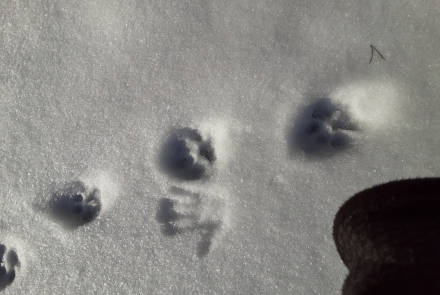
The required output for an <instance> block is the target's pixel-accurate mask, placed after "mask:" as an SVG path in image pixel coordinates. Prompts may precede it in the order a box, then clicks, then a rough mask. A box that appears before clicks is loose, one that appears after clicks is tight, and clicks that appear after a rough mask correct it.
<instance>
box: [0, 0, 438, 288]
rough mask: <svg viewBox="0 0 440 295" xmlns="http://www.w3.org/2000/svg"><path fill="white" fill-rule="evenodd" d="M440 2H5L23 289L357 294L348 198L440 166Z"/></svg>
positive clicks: (6, 207) (2, 77)
mask: <svg viewBox="0 0 440 295" xmlns="http://www.w3.org/2000/svg"><path fill="white" fill-rule="evenodd" d="M439 6H440V4H439V3H438V1H434V0H432V1H419V0H411V1H383V0H372V1H360V0H349V1H344V2H340V1H328V0H322V1H321V0H318V1H300V0H298V1H292V0H275V1H248V0H231V1H204V0H187V1H168V0H166V1H133V0H122V1H121V0H117V1H116V0H96V1H89V0H78V1H67V0H55V1H14V0H8V1H3V2H2V3H1V4H0V41H1V44H2V46H1V48H0V95H1V99H0V181H1V184H2V185H1V186H0V208H1V218H0V229H1V230H0V244H1V245H4V246H5V248H4V249H6V250H5V252H4V255H3V258H2V259H3V260H2V263H3V264H5V265H6V267H5V269H6V271H10V270H11V269H14V270H15V278H14V279H13V280H12V281H11V277H12V276H10V275H9V276H6V277H5V275H4V274H3V271H1V273H0V275H2V277H3V278H4V279H5V280H6V279H7V280H8V283H7V284H3V285H2V286H3V287H4V290H3V292H4V294H335V295H336V294H340V290H341V287H342V283H343V280H344V278H345V275H346V273H347V270H346V269H345V267H344V265H343V264H342V261H341V260H340V258H339V256H338V254H337V252H336V248H335V246H334V243H333V240H332V236H331V233H332V224H333V218H334V216H335V214H336V212H337V210H338V208H339V207H340V206H341V205H342V204H343V202H344V201H345V200H347V199H348V198H349V197H350V196H351V195H353V194H354V193H356V192H358V191H360V190H363V189H365V188H367V187H370V186H372V185H375V184H378V183H381V182H385V181H389V180H395V179H400V178H412V177H428V176H438V175H439V174H440V165H439V164H438V163H439V159H440V156H439V153H438V146H439V138H440V129H439V128H438V126H440V116H438V114H439V113H440V104H439V103H438V96H439V93H440V82H439V81H440V56H439V54H440V53H439V51H438V48H439V47H440V39H439V38H437V36H438V32H439V31H440V18H439V17H438V15H439V14H440V7H439ZM370 45H374V46H375V48H377V50H379V51H380V52H381V54H382V55H383V56H384V58H385V60H383V59H381V58H380V56H378V54H377V53H376V52H374V56H373V59H372V61H371V63H369V61H370V57H371V47H370ZM176 130H195V131H191V132H189V136H183V137H179V136H181V135H179V136H177V135H176V136H177V138H178V139H177V140H176V141H174V143H173V141H171V148H170V149H169V150H167V149H166V147H170V138H173V136H175V135H173V134H175V132H176ZM186 134H187V135H188V133H186ZM197 134H199V135H200V138H199V136H198V135H197ZM176 144H177V148H176ZM207 147H209V148H207ZM168 152H171V153H174V154H173V155H174V156H175V158H174V159H177V160H176V161H177V162H173V163H174V164H175V163H180V164H178V165H174V164H173V165H168V166H166V169H164V167H163V162H161V155H163V154H167V153H168ZM176 153H177V154H176ZM213 155H215V157H213ZM182 159H183V160H184V161H186V162H179V161H180V160H182ZM182 163H183V164H182ZM194 163H195V164H197V165H199V166H197V167H203V169H201V170H197V171H202V172H203V173H201V174H198V173H199V172H197V173H196V174H193V176H192V177H182V175H185V171H189V170H185V169H191V168H188V167H191V165H194ZM179 165H180V166H179ZM182 165H183V166H182ZM185 165H186V166H185ZM176 167H177V168H176ZM179 167H184V170H183V171H184V172H182V170H173V169H181V168H179ZM185 167H186V168H185ZM190 171H194V170H190ZM182 173H183V174H182ZM191 173H192V172H191ZM194 175H195V176H194ZM198 176H200V177H198ZM72 183H75V184H77V185H78V186H75V188H76V189H74V190H73V191H72V189H70V190H67V191H66V187H69V185H70V184H72ZM98 192H99V194H98ZM79 195H81V196H79ZM90 196H91V197H92V199H90V200H89V202H86V199H87V198H88V197H90ZM59 200H64V201H62V202H61V205H59ZM79 203H81V206H82V207H81V208H83V209H81V208H80V207H78V205H79ZM54 204H58V205H54ZM87 206H92V207H93V206H94V207H93V208H95V209H93V210H92V209H87V208H89V207H87ZM60 208H61V209H60ZM84 208H86V209H84ZM98 209H99V210H98ZM53 210H55V211H56V212H58V211H57V210H61V211H62V212H71V213H69V214H73V215H74V217H72V218H80V219H79V220H80V222H76V221H75V222H73V223H72V222H71V220H70V219H69V220H70V221H69V223H68V224H69V227H67V228H66V226H64V225H63V224H64V221H65V220H64V219H63V218H61V219H60V218H57V217H56V216H54V215H53V214H51V212H52V211H53ZM63 210H67V211H63ZM81 210H86V211H87V210H92V211H87V212H93V213H94V214H93V216H92V217H90V216H91V215H90V214H89V213H88V214H89V215H86V218H85V219H82V218H83V215H81V214H80V215H78V212H85V211H81ZM72 212H73V213H72ZM52 213H53V212H52ZM58 213H59V212H58ZM63 214H64V213H62V214H61V215H62V216H64V215H63ZM75 214H76V215H75ZM55 215H57V214H55ZM75 216H76V217H75ZM78 216H80V217H78ZM75 220H78V219H75ZM1 249H3V247H2V248H1ZM8 253H16V256H17V259H15V258H14V257H15V256H14V255H15V254H8ZM3 264H2V265H3ZM0 280H1V278H0Z"/></svg>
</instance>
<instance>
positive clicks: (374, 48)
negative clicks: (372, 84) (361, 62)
mask: <svg viewBox="0 0 440 295" xmlns="http://www.w3.org/2000/svg"><path fill="white" fill-rule="evenodd" d="M370 47H371V58H370V62H369V64H370V63H371V61H372V60H373V53H374V52H373V50H375V51H376V52H377V53H379V55H380V57H381V58H382V59H383V60H385V57H383V55H382V54H381V53H380V52H379V50H377V49H376V47H374V46H373V45H371V44H370Z"/></svg>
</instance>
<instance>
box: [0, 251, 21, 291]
mask: <svg viewBox="0 0 440 295" xmlns="http://www.w3.org/2000/svg"><path fill="white" fill-rule="evenodd" d="M19 267H20V261H19V260H18V256H17V253H16V252H15V250H14V249H9V250H8V249H6V246H5V245H3V244H0V291H1V290H3V289H5V288H6V287H7V286H8V285H10V284H12V283H13V282H14V279H15V271H16V268H19Z"/></svg>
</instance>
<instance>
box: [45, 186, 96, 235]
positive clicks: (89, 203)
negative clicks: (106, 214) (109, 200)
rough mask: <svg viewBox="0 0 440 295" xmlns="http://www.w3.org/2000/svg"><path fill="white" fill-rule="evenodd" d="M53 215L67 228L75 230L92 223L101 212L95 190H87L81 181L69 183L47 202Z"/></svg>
mask: <svg viewBox="0 0 440 295" xmlns="http://www.w3.org/2000/svg"><path fill="white" fill-rule="evenodd" d="M49 206H50V209H51V211H52V213H53V215H54V216H55V217H56V218H57V219H58V220H59V221H60V222H61V223H62V224H63V225H64V226H66V227H67V228H76V227H78V226H81V225H84V224H86V223H88V222H91V221H93V220H94V219H95V218H96V217H97V216H98V215H99V213H100V211H101V207H102V204H101V196H100V192H99V190H98V189H97V188H93V189H89V188H87V187H86V185H85V184H84V183H83V182H81V181H75V182H71V183H68V184H66V185H65V187H64V188H63V189H61V190H59V191H57V192H55V193H53V194H52V196H51V200H50V202H49Z"/></svg>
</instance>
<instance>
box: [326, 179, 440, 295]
mask: <svg viewBox="0 0 440 295" xmlns="http://www.w3.org/2000/svg"><path fill="white" fill-rule="evenodd" d="M333 238H334V240H335V243H336V247H337V249H338V252H339V255H340V256H341V258H342V261H343V262H344V264H345V265H346V266H347V267H348V269H349V274H348V276H347V278H346V280H345V282H344V286H343V291H342V294H343V295H373V294H374V295H382V294H387V295H393V294H399V295H409V294H424V295H430V294H436V295H439V294H440V178H423V179H409V180H398V181H393V182H390V183H386V184H382V185H378V186H375V187H373V188H370V189H367V190H364V191H362V192H360V193H358V194H356V195H354V196H353V197H351V198H350V199H349V200H348V201H347V202H346V203H345V204H344V205H343V206H342V207H341V208H340V209H339V211H338V213H337V214H336V217H335V221H334V226H333Z"/></svg>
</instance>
